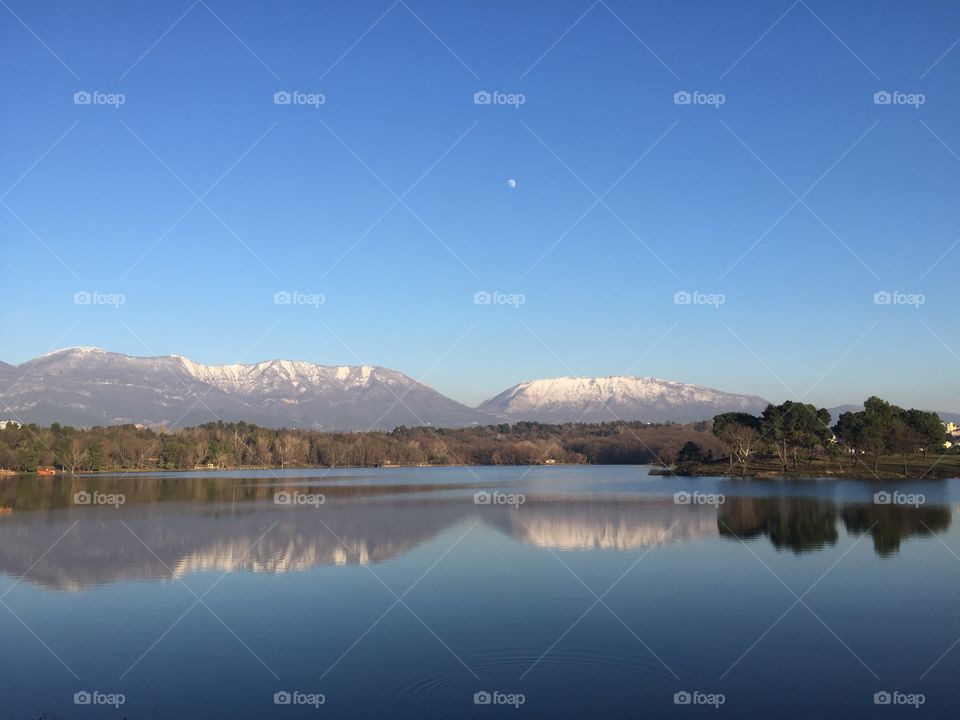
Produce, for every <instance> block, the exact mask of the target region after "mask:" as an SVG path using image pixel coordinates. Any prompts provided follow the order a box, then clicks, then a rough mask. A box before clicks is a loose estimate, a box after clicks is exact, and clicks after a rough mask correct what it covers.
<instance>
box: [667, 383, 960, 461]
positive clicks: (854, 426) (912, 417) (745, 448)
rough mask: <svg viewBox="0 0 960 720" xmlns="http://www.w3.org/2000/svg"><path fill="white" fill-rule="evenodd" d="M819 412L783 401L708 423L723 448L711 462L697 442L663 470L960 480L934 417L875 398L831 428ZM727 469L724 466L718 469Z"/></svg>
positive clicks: (824, 414)
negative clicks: (757, 412)
mask: <svg viewBox="0 0 960 720" xmlns="http://www.w3.org/2000/svg"><path fill="white" fill-rule="evenodd" d="M830 421H831V417H830V413H829V411H828V410H826V409H825V408H816V407H815V406H813V405H810V404H808V403H802V402H794V401H791V400H787V401H786V402H784V403H781V404H780V405H772V404H771V405H768V406H767V408H766V409H765V410H764V411H763V412H762V413H761V414H760V415H759V416H756V415H751V414H749V413H742V412H731V413H723V414H721V415H717V416H715V417H714V418H713V423H712V426H711V430H712V433H713V434H714V435H715V436H716V437H717V438H718V439H720V440H721V441H723V443H724V444H725V445H726V446H727V447H728V448H729V451H728V452H727V453H726V456H725V457H724V458H715V457H710V456H709V454H707V455H705V454H704V453H703V451H702V450H701V449H700V448H699V447H697V446H696V445H695V444H687V445H685V446H684V447H683V448H681V449H680V453H679V454H678V457H677V462H676V463H675V464H674V465H673V466H672V467H670V468H667V469H664V470H661V472H669V473H671V474H678V475H719V474H729V475H732V474H738V475H741V476H747V475H750V476H760V477H762V476H773V475H777V476H783V475H799V476H817V477H822V476H838V477H854V478H863V479H887V478H944V477H957V476H958V475H960V453H958V452H957V448H951V447H950V443H949V442H947V430H946V426H945V425H944V424H943V423H942V422H941V420H940V417H939V416H938V415H937V414H936V413H934V412H928V411H925V410H916V409H910V410H904V409H903V408H901V407H898V406H896V405H893V404H891V403H889V402H887V401H886V400H883V399H881V398H879V397H876V396H874V397H870V398H868V399H867V400H866V402H865V403H864V406H863V410H860V411H857V412H844V413H842V414H841V415H840V417H839V418H838V419H837V421H836V423H834V424H833V425H832V426H831V425H830ZM724 466H725V467H724Z"/></svg>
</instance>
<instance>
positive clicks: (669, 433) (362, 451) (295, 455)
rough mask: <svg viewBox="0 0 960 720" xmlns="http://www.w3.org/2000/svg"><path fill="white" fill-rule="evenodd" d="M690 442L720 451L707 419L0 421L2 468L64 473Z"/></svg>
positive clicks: (524, 453)
mask: <svg viewBox="0 0 960 720" xmlns="http://www.w3.org/2000/svg"><path fill="white" fill-rule="evenodd" d="M689 443H694V444H696V446H697V447H698V448H699V449H700V452H701V453H702V454H703V455H704V456H705V457H714V456H715V457H721V456H723V454H724V453H725V452H726V450H725V447H724V444H723V442H722V441H721V440H720V439H718V438H716V437H714V436H713V435H711V433H710V432H709V423H707V422H701V423H694V424H687V425H680V424H658V425H650V424H646V423H642V422H604V423H565V424H557V425H553V424H544V423H536V422H518V423H512V424H501V425H488V426H477V427H469V428H434V427H412V428H411V427H398V428H396V429H395V430H393V431H391V432H368V433H349V432H320V431H314V430H294V429H286V430H277V429H271V428H264V427H259V426H257V425H252V424H249V423H245V422H236V423H232V422H231V423H225V422H211V423H206V424H204V425H200V426H197V427H191V428H184V429H177V430H161V429H154V428H147V427H141V426H135V425H116V426H104V427H93V428H74V427H70V426H67V425H60V424H58V423H53V424H52V425H50V426H49V427H39V426H37V425H24V426H23V427H19V428H18V427H16V426H15V425H8V426H7V427H6V428H5V429H3V430H0V468H6V469H9V470H15V471H19V472H34V471H36V470H37V469H38V468H44V467H52V468H56V469H57V470H59V471H62V472H65V473H77V472H92V471H99V470H188V469H194V468H197V467H211V468H243V467H278V468H286V467H317V466H319V467H336V466H351V467H375V466H382V465H456V464H470V465H531V464H538V463H546V462H549V461H554V462H557V463H595V464H649V463H659V464H663V465H669V464H672V463H674V462H676V461H677V459H678V457H679V454H680V451H681V449H682V448H683V447H684V446H685V445H686V444H689Z"/></svg>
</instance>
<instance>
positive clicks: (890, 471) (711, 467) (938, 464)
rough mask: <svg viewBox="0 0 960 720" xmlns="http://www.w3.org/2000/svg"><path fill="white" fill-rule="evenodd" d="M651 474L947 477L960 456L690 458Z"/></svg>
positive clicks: (955, 471)
mask: <svg viewBox="0 0 960 720" xmlns="http://www.w3.org/2000/svg"><path fill="white" fill-rule="evenodd" d="M650 474H651V475H657V476H666V477H670V476H674V477H730V478H750V479H754V480H773V479H778V478H785V479H797V480H800V479H810V480H813V479H827V480H861V481H862V480H867V481H872V482H881V481H888V480H900V481H907V482H910V481H919V480H950V479H955V478H960V456H957V455H940V456H937V457H935V458H931V459H930V460H928V461H925V462H918V461H916V460H915V459H913V458H910V459H908V460H907V462H906V467H904V461H903V460H902V459H900V458H889V457H888V458H883V457H881V460H880V462H879V464H878V465H877V466H876V468H874V467H873V465H872V462H868V461H864V462H861V463H857V464H850V465H838V464H837V463H836V462H835V461H825V460H819V461H807V462H803V463H800V464H799V465H798V466H797V467H788V468H787V469H783V467H782V466H781V465H780V463H779V461H777V460H775V459H774V460H769V459H767V460H761V461H759V462H758V461H754V462H749V463H747V464H746V466H743V465H741V464H739V463H734V465H733V466H732V467H731V466H730V463H729V462H728V461H725V460H714V461H710V462H692V463H685V464H680V465H676V466H673V467H654V468H653V469H651V471H650Z"/></svg>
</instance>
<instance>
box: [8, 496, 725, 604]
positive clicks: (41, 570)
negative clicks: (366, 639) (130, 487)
mask: <svg viewBox="0 0 960 720" xmlns="http://www.w3.org/2000/svg"><path fill="white" fill-rule="evenodd" d="M472 517H475V518H478V519H479V520H480V521H482V522H484V523H486V524H488V525H491V526H493V527H496V528H498V529H500V530H501V531H503V532H504V533H506V534H508V535H510V536H511V537H514V538H516V539H517V540H519V541H520V542H524V543H529V544H533V545H537V546H540V547H551V548H556V549H558V550H570V549H585V548H605V549H616V550H629V549H633V548H639V547H646V546H649V545H653V544H654V543H656V542H658V541H660V542H664V543H669V542H676V541H677V540H682V539H690V538H694V537H700V536H705V535H713V534H715V533H716V521H715V514H714V511H713V510H712V509H708V508H693V507H687V506H680V507H678V506H675V505H673V504H672V503H669V502H666V501H655V502H651V501H642V502H638V501H620V502H617V501H613V500H588V499H582V498H581V499H578V500H555V501H544V500H540V501H537V500H528V502H527V504H525V505H524V506H523V507H522V508H521V509H519V510H511V509H509V508H506V507H497V506H483V507H477V506H475V505H474V504H473V498H472V496H465V497H460V498H448V499H443V500H425V499H422V498H418V499H412V498H404V499H398V498H393V499H384V498H370V499H368V500H366V501H363V502H357V501H341V502H328V503H326V504H325V505H322V506H320V508H318V509H306V508H291V507H282V506H275V505H272V504H269V505H268V504H264V503H257V504H255V505H254V504H242V503H241V504H238V505H232V504H219V503H218V504H215V505H212V506H211V505H199V504H194V503H157V504H155V505H151V506H149V509H147V508H144V507H143V506H141V507H139V508H136V507H124V508H120V509H119V510H118V509H113V508H83V509H75V510H73V511H69V512H65V511H54V512H50V513H47V514H45V515H39V514H33V513H30V514H27V513H24V514H15V515H13V516H9V517H7V518H5V519H4V520H3V521H2V522H0V571H3V572H5V573H7V574H8V575H13V576H18V575H21V574H23V573H24V572H26V571H27V570H28V569H29V574H28V575H27V576H26V579H27V580H28V581H30V582H33V583H35V584H38V585H42V586H46V587H52V588H57V589H61V590H82V589H85V588H89V587H91V586H94V585H98V584H103V583H111V582H122V581H128V580H137V579H160V580H163V579H171V578H182V577H184V576H186V575H188V574H190V573H193V572H203V571H214V572H232V571H240V570H246V571H249V572H269V573H282V572H287V571H294V570H304V569H307V568H311V567H315V566H318V565H346V564H356V563H358V562H359V563H378V562H383V561H387V560H391V559H394V558H397V557H400V556H402V555H404V554H405V553H407V552H408V551H410V550H411V549H412V548H414V547H415V546H417V545H419V544H422V543H424V542H427V541H429V540H431V539H432V538H433V537H435V536H436V535H438V534H440V533H441V532H443V531H444V530H445V529H447V528H449V527H451V526H452V525H455V524H456V523H458V522H462V521H464V520H467V519H469V518H472ZM41 518H42V521H41ZM74 522H75V523H76V525H75V526H74ZM71 526H73V527H72V529H71V530H70V531H69V532H67V533H66V535H64V533H65V532H66V531H67V530H68V528H71ZM61 535H64V537H63V539H62V540H61V541H60V542H56V541H57V538H59V537H60V536H61ZM141 541H142V542H141ZM51 546H52V549H51V550H50V551H49V552H48V553H47V554H46V555H45V556H44V557H43V559H42V560H41V561H40V562H39V563H37V565H36V566H35V567H33V568H32V569H30V568H31V565H33V563H34V562H35V561H36V559H37V558H38V557H40V555H42V554H43V552H44V551H45V550H47V548H50V547H51Z"/></svg>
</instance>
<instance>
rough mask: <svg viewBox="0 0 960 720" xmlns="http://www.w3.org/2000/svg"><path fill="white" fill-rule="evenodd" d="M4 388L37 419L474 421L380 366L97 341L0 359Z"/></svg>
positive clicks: (350, 425)
mask: <svg viewBox="0 0 960 720" xmlns="http://www.w3.org/2000/svg"><path fill="white" fill-rule="evenodd" d="M7 388H10V389H9V390H7ZM0 392H2V393H3V394H2V395H0V414H2V413H3V411H4V410H7V411H8V414H12V415H13V416H15V417H17V418H18V419H20V420H21V421H25V422H36V423H39V424H50V423H52V422H59V423H62V424H71V425H81V426H88V425H107V424H120V423H143V424H145V425H167V426H171V427H187V426H191V425H197V424H200V423H203V422H209V421H211V420H218V419H222V420H225V421H238V420H245V421H247V422H251V423H255V424H258V425H264V426H268V427H301V428H316V429H326V430H329V429H337V430H367V429H371V428H373V429H392V428H394V427H396V426H397V425H424V424H432V425H447V426H457V425H465V424H469V423H471V422H474V421H475V420H477V419H478V413H477V412H476V411H475V410H473V409H471V408H469V407H467V406H466V405H462V404H460V403H458V402H456V401H454V400H451V399H450V398H447V397H445V396H443V395H441V394H440V393H438V392H437V391H435V390H433V389H431V388H429V387H427V386H426V385H423V384H421V383H418V382H416V381H415V380H413V379H412V378H410V377H407V376H406V375H404V374H403V373H399V372H396V371H394V370H389V369H387V368H382V367H374V366H369V365H362V366H347V365H343V366H326V365H314V364H312V363H307V362H293V361H288V360H268V361H266V362H260V363H256V364H250V365H242V364H236V365H201V364H199V363H196V362H193V361H192V360H188V359H187V358H184V357H180V356H177V355H167V356H161V357H132V356H129V355H120V354H118V353H111V352H107V351H105V350H101V349H99V348H67V349H64V350H58V351H56V352H52V353H49V354H47V355H43V356H41V357H38V358H34V359H33V360H28V361H27V362H25V363H23V364H21V365H17V366H12V365H5V366H0Z"/></svg>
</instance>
